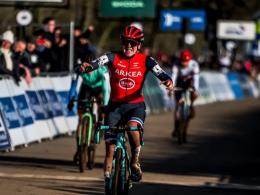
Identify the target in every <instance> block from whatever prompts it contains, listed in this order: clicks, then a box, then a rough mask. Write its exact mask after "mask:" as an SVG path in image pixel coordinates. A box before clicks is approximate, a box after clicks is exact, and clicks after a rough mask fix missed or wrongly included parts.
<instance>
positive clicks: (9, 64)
mask: <svg viewBox="0 0 260 195" xmlns="http://www.w3.org/2000/svg"><path fill="white" fill-rule="evenodd" d="M13 43H14V34H13V32H12V31H10V30H8V31H6V32H4V33H3V34H2V43H1V47H0V74H7V75H10V76H12V77H13V78H14V80H15V82H16V83H17V84H18V83H19V81H20V78H19V67H18V64H17V63H16V62H15V59H14V56H13V53H12V51H11V46H12V44H13Z"/></svg>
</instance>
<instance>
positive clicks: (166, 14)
mask: <svg viewBox="0 0 260 195" xmlns="http://www.w3.org/2000/svg"><path fill="white" fill-rule="evenodd" d="M184 18H186V19H187V20H188V22H189V26H188V30H196V31H204V30H205V28H206V21H205V20H206V13H205V11H204V10H162V11H161V14H160V26H161V29H162V30H163V31H168V30H170V31H180V30H181V29H182V25H183V19H184Z"/></svg>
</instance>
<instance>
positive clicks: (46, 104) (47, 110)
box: [38, 90, 53, 119]
mask: <svg viewBox="0 0 260 195" xmlns="http://www.w3.org/2000/svg"><path fill="white" fill-rule="evenodd" d="M38 92H39V97H40V101H41V104H42V106H43V108H44V110H45V113H46V119H50V118H52V117H53V114H52V110H51V108H50V106H49V102H48V99H47V97H46V95H45V92H44V90H39V91H38Z"/></svg>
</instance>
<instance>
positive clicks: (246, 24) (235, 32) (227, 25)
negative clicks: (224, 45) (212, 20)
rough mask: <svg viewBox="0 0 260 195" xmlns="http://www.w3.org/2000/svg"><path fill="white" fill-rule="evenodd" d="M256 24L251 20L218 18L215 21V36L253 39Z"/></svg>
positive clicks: (219, 37) (232, 38) (231, 38)
mask: <svg viewBox="0 0 260 195" xmlns="http://www.w3.org/2000/svg"><path fill="white" fill-rule="evenodd" d="M255 37H256V24H255V22H253V21H229V20H220V21H218V23H217V38H218V39H230V40H254V39H255Z"/></svg>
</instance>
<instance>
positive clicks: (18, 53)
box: [14, 40, 32, 84]
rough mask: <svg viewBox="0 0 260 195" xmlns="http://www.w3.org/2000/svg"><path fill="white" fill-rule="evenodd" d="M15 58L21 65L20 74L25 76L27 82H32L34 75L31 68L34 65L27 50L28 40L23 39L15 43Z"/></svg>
mask: <svg viewBox="0 0 260 195" xmlns="http://www.w3.org/2000/svg"><path fill="white" fill-rule="evenodd" d="M14 58H15V60H16V62H17V63H18V65H19V68H20V74H21V75H22V76H23V77H24V78H25V81H26V82H27V84H31V82H32V75H31V72H30V68H32V65H31V63H30V60H29V55H28V53H27V52H26V42H25V41H23V40H19V41H17V42H16V43H15V45H14Z"/></svg>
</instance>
